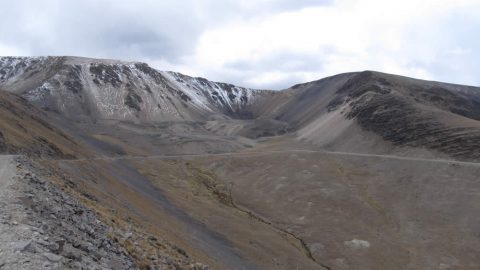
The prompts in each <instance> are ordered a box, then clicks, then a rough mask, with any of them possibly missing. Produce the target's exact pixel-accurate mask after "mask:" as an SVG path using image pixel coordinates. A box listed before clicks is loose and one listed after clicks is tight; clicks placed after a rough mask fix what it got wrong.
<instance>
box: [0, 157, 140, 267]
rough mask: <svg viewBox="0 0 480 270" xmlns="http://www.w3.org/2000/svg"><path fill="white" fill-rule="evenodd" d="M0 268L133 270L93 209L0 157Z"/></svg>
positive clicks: (22, 163)
mask: <svg viewBox="0 0 480 270" xmlns="http://www.w3.org/2000/svg"><path fill="white" fill-rule="evenodd" d="M0 167H1V168H0V187H1V188H0V209H1V211H0V213H1V214H0V269H136V268H137V267H136V264H135V262H134V261H133V260H132V258H131V257H130V256H129V255H128V254H127V253H126V252H125V251H124V250H123V248H121V247H120V245H119V244H117V243H116V242H114V241H113V240H111V239H110V238H109V237H108V233H109V228H108V227H107V226H105V225H104V224H103V223H102V222H101V221H100V220H99V219H98V218H97V216H96V215H95V213H93V212H92V211H91V210H89V209H87V208H85V207H84V206H82V205H81V204H79V203H78V202H77V201H76V200H74V199H72V198H71V197H70V196H68V195H67V194H65V193H64V192H62V191H61V190H59V189H58V188H56V187H55V186H53V185H52V184H50V183H48V182H44V181H42V180H41V179H39V178H38V177H37V176H36V175H35V174H32V173H31V172H29V170H28V168H27V166H26V165H25V160H23V159H22V158H19V157H13V156H1V157H0Z"/></svg>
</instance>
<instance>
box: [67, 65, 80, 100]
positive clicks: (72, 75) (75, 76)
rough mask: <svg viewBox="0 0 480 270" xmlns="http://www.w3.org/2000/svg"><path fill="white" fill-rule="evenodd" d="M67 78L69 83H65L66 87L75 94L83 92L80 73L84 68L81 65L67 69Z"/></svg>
mask: <svg viewBox="0 0 480 270" xmlns="http://www.w3.org/2000/svg"><path fill="white" fill-rule="evenodd" d="M67 70H68V72H67V78H68V81H66V82H64V85H65V87H66V88H67V89H68V90H70V91H72V92H73V93H74V94H78V93H80V92H81V91H82V90H83V85H82V83H81V77H80V73H81V71H82V67H81V66H79V65H74V66H71V67H67Z"/></svg>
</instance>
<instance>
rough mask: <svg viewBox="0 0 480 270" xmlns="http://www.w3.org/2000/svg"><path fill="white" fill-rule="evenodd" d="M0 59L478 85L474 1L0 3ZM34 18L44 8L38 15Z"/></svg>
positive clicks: (253, 83) (478, 25) (274, 80)
mask: <svg viewBox="0 0 480 270" xmlns="http://www.w3.org/2000/svg"><path fill="white" fill-rule="evenodd" d="M0 5H1V6H8V7H9V8H8V9H1V10H0V16H2V18H3V21H4V23H3V24H2V26H0V54H2V55H18V54H22V55H25V54H28V55H82V56H90V57H100V58H118V59H125V60H139V61H146V62H148V63H150V64H152V65H153V66H155V67H157V68H159V69H168V70H177V71H180V72H183V73H186V74H191V75H196V76H203V77H206V78H209V79H213V80H218V81H227V82H231V83H236V84H240V85H245V86H250V87H258V88H286V87H288V86H290V85H293V84H295V83H299V82H304V81H307V80H315V79H319V78H322V77H325V76H328V75H334V74H337V73H342V72H350V71H357V70H366V69H373V70H378V71H384V72H390V73H397V74H402V75H406V76H414V77H420V78H425V79H435V80H441V81H448V82H457V83H464V84H479V83H480V75H478V74H477V72H476V71H477V70H479V69H480V52H479V51H478V49H477V48H480V39H478V36H479V35H480V33H479V32H480V17H479V16H478V14H477V13H478V10H480V1H478V0H455V1H454V0H422V1H418V0H415V1H413V0H404V1H385V0H383V1H380V0H298V1H290V0H256V1H254V0H241V1H238V0H225V1H215V0H202V1H194V0H164V1H154V0H135V1H133V0H115V1H114V0H85V1H73V2H72V1H60V0H44V1H27V0H16V1H14V2H12V1H8V0H0ZM40 11H41V12H40Z"/></svg>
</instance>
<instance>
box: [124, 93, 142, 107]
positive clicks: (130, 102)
mask: <svg viewBox="0 0 480 270" xmlns="http://www.w3.org/2000/svg"><path fill="white" fill-rule="evenodd" d="M142 102H143V100H142V98H141V97H140V96H139V95H138V94H137V93H135V91H133V90H129V91H128V93H127V95H126V96H125V105H127V106H128V107H130V108H132V109H134V110H136V111H141V108H140V103H142Z"/></svg>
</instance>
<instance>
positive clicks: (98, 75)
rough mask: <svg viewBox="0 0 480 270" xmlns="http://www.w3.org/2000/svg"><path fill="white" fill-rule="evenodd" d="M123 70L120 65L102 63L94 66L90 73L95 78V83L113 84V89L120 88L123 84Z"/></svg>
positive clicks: (91, 67)
mask: <svg viewBox="0 0 480 270" xmlns="http://www.w3.org/2000/svg"><path fill="white" fill-rule="evenodd" d="M121 71H122V70H121V68H120V67H119V66H118V65H106V64H102V63H98V64H92V65H91V66H90V72H91V74H92V76H94V82H95V83H97V82H98V83H100V82H103V83H104V84H107V83H109V84H111V85H112V86H113V87H119V86H120V85H121V83H122V81H121V80H120V76H119V75H118V74H119V73H120V72H121Z"/></svg>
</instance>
